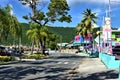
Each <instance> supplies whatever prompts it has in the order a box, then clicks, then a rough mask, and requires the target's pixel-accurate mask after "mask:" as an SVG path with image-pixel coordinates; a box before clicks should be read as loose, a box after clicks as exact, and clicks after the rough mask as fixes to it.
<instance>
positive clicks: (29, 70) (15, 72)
mask: <svg viewBox="0 0 120 80" xmlns="http://www.w3.org/2000/svg"><path fill="white" fill-rule="evenodd" d="M1 69H2V70H0V80H24V79H25V80H26V77H27V78H28V77H29V76H30V77H29V80H36V79H39V80H40V79H42V80H44V78H45V79H47V80H59V79H60V78H63V77H64V76H65V75H64V74H63V72H65V71H67V70H69V68H62V67H57V68H54V67H52V68H50V67H49V66H45V67H43V66H27V67H25V66H20V67H18V66H17V67H16V66H14V67H13V66H8V67H4V68H2V67H1ZM41 73H42V74H41ZM31 75H32V76H33V77H31ZM64 78H65V77H64Z"/></svg>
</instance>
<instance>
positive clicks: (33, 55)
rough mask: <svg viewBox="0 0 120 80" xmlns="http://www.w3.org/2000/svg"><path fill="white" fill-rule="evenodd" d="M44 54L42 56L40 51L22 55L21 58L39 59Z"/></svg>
mask: <svg viewBox="0 0 120 80" xmlns="http://www.w3.org/2000/svg"><path fill="white" fill-rule="evenodd" d="M45 57H46V56H44V55H43V54H41V53H34V54H30V55H24V56H23V58H25V59H41V58H45Z"/></svg>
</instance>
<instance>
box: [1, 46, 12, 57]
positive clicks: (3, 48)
mask: <svg viewBox="0 0 120 80" xmlns="http://www.w3.org/2000/svg"><path fill="white" fill-rule="evenodd" d="M0 56H11V54H10V53H8V52H7V50H6V48H5V47H4V46H0Z"/></svg>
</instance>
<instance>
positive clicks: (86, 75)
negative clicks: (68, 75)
mask: <svg viewBox="0 0 120 80" xmlns="http://www.w3.org/2000/svg"><path fill="white" fill-rule="evenodd" d="M79 56H84V55H83V54H79ZM77 71H78V74H74V75H72V78H73V80H118V71H119V70H118V69H107V68H106V66H105V65H104V64H103V63H102V62H101V61H100V59H99V58H88V57H83V58H82V60H81V63H80V65H79V67H78V68H77ZM78 77H79V79H78Z"/></svg>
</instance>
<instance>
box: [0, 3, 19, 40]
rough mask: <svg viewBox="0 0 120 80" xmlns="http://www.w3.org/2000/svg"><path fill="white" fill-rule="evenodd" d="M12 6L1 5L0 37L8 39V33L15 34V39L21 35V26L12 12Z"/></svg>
mask: <svg viewBox="0 0 120 80" xmlns="http://www.w3.org/2000/svg"><path fill="white" fill-rule="evenodd" d="M11 11H12V8H11V6H10V5H7V6H5V7H4V8H1V7H0V17H1V18H0V25H1V26H0V37H2V39H3V40H7V38H8V35H10V34H11V35H13V37H14V41H15V39H16V38H19V37H21V27H20V25H19V22H18V20H17V18H16V17H15V16H13V15H12V14H11Z"/></svg>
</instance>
